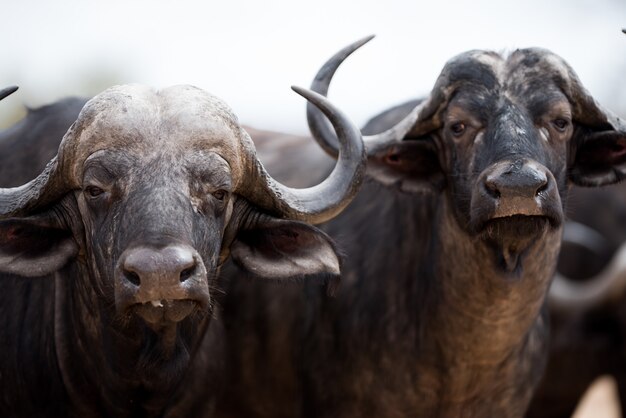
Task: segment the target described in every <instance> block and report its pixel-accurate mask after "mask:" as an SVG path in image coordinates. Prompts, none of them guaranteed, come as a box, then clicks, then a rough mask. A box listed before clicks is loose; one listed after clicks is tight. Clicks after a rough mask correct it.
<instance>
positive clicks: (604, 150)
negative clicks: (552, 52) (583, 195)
mask: <svg viewBox="0 0 626 418" xmlns="http://www.w3.org/2000/svg"><path fill="white" fill-rule="evenodd" d="M562 68H563V70H564V71H565V72H566V73H567V77H561V78H560V88H561V90H562V91H563V92H564V93H565V95H566V96H567V98H568V100H569V102H570V104H571V106H572V117H573V118H572V119H573V123H574V134H573V136H572V140H571V141H570V152H569V162H568V168H569V178H570V179H571V181H572V182H574V183H575V184H577V185H580V186H604V185H607V184H613V183H616V182H618V181H620V180H621V179H623V178H624V177H626V123H624V120H623V119H622V118H619V117H617V116H616V115H615V114H613V113H612V112H611V111H609V110H608V109H605V108H604V107H603V106H601V105H600V104H599V103H598V102H597V101H596V100H595V99H594V98H593V96H592V95H591V94H590V93H589V91H587V89H586V88H585V87H584V86H583V84H582V82H581V81H580V79H579V78H578V76H577V75H576V73H575V72H574V70H572V68H571V67H570V66H569V65H568V64H567V63H565V62H564V61H562Z"/></svg>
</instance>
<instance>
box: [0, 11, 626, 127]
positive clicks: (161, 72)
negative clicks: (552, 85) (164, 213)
mask: <svg viewBox="0 0 626 418" xmlns="http://www.w3.org/2000/svg"><path fill="white" fill-rule="evenodd" d="M0 16H1V17H2V24H1V25H0V35H1V38H0V39H2V42H0V57H2V59H1V61H0V62H1V65H0V86H7V85H12V84H16V85H19V86H20V91H19V92H18V93H17V94H16V95H14V96H13V97H11V98H10V99H8V100H6V101H5V102H4V103H3V104H2V111H1V112H0V127H5V126H8V125H9V124H10V123H11V122H13V121H15V120H16V119H17V118H19V117H20V115H22V114H23V113H20V111H21V110H22V109H23V105H27V106H31V107H36V106H39V105H42V104H45V103H49V102H51V101H54V100H57V99H59V98H62V97H65V96H68V95H81V96H93V95H94V94H97V93H98V92H100V91H102V90H103V89H105V88H107V87H109V86H111V85H114V84H119V83H131V82H133V83H134V82H138V83H143V84H148V85H152V86H154V87H157V88H158V87H166V86H169V85H172V84H179V83H185V84H193V85H196V86H198V87H201V88H203V89H205V90H208V91H210V92H212V93H214V94H216V95H218V96H219V97H221V98H222V99H224V100H226V102H227V103H229V104H230V105H231V106H232V107H233V108H234V109H235V112H236V113H237V114H238V115H239V117H240V119H241V121H242V122H244V123H246V124H248V125H251V126H254V127H257V128H265V129H274V130H281V131H287V132H292V133H305V132H306V131H307V129H306V123H305V116H304V100H303V99H301V98H299V96H297V95H296V94H295V93H293V92H292V91H291V90H290V88H289V87H290V85H292V84H296V85H301V86H308V85H309V83H310V81H311V79H312V78H313V76H314V74H315V72H316V71H317V69H318V68H319V67H320V65H321V64H322V63H323V62H324V61H325V60H326V59H327V58H329V57H330V56H331V55H332V54H333V53H334V52H336V51H337V50H339V49H340V48H342V47H343V46H345V45H347V44H348V43H350V42H352V41H354V40H356V39H359V38H361V37H363V36H366V35H369V34H376V35H377V38H376V39H375V40H374V41H372V42H370V44H368V45H367V46H365V47H363V48H362V49H361V50H360V51H358V53H356V54H355V55H354V56H352V57H351V58H350V59H349V60H348V61H346V63H345V64H344V65H343V66H342V68H341V69H340V71H339V72H338V74H337V76H336V77H335V80H334V83H333V87H332V88H331V98H332V99H333V100H334V102H336V103H337V104H338V105H339V106H340V107H341V108H342V109H343V110H344V111H345V112H346V113H347V114H348V115H350V116H351V117H352V118H353V120H354V121H355V122H357V123H359V124H363V123H364V122H365V121H366V120H367V119H368V118H369V117H371V116H373V115H374V114H376V113H377V112H378V111H380V110H382V109H384V108H385V107H387V106H389V105H392V104H397V103H400V102H402V101H405V100H407V99H410V98H413V97H416V96H418V95H424V94H426V93H428V91H429V90H430V88H431V87H432V85H433V83H434V81H435V79H436V77H437V75H438V74H439V71H440V70H441V68H442V66H443V65H444V63H445V62H446V61H447V60H448V59H449V58H451V57H453V56H454V55H456V54H458V53H460V52H463V51H466V50H468V49H493V50H496V51H504V52H506V51H511V50H514V49H515V48H522V47H529V46H541V47H544V48H548V49H550V50H552V51H554V52H556V53H557V54H559V55H561V56H562V57H564V58H565V59H566V60H567V61H568V62H569V63H570V64H571V65H572V66H573V68H574V69H575V70H576V71H577V72H578V75H579V76H580V78H581V79H582V81H583V83H584V84H585V85H586V87H587V88H588V89H589V90H590V91H591V92H592V94H593V95H594V96H595V97H596V98H597V99H598V100H599V101H600V102H601V103H602V104H604V105H605V106H607V107H609V108H610V109H612V110H614V111H615V112H617V113H621V114H622V115H624V114H626V84H625V83H624V81H626V80H625V78H626V35H624V34H622V33H621V29H622V28H624V27H626V1H624V0H555V1H550V2H546V1H541V0H526V1H523V2H522V1H515V2H512V1H507V2H493V1H487V0H474V1H472V2H467V1H461V0H456V1H437V2H435V1H430V2H424V1H415V0H413V1H409V0H386V1H384V2H383V1H380V0H360V1H338V0H316V1H315V2H301V1H293V0H292V1H288V0H279V1H254V0H230V1H222V2H217V1H204V2H200V1H190V0H177V1H158V0H133V1H129V0H124V1H122V0H109V1H106V2H95V1H86V0H56V1H48V2H44V1H40V0H20V1H11V0H0Z"/></svg>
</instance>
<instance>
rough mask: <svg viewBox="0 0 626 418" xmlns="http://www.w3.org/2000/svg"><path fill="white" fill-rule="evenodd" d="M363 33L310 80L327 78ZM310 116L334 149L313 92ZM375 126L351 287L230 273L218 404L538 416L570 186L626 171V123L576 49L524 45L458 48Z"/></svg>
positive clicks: (343, 229)
mask: <svg viewBox="0 0 626 418" xmlns="http://www.w3.org/2000/svg"><path fill="white" fill-rule="evenodd" d="M359 45H360V43H357V44H355V45H353V46H351V47H348V48H346V49H345V50H343V51H341V52H340V53H339V54H337V55H336V56H335V57H334V58H332V59H331V61H329V63H327V65H326V66H324V67H323V68H322V70H320V72H319V73H318V77H317V78H316V81H315V82H314V84H313V89H315V90H316V91H319V92H322V93H325V92H326V90H327V88H328V84H329V82H330V77H332V74H333V73H334V71H335V70H336V68H337V67H338V65H339V63H340V62H341V61H342V60H343V59H344V58H345V57H346V56H347V55H349V54H350V53H351V52H352V51H353V50H354V49H356V47H358V46H359ZM413 105H417V106H416V107H415V108H414V109H413V110H410V107H411V106H413ZM407 108H408V109H407ZM309 120H310V126H311V131H312V132H313V133H314V135H315V136H316V139H318V141H319V142H320V143H321V145H322V146H323V147H324V148H325V150H326V151H327V152H328V153H329V154H331V155H336V148H337V147H336V145H335V143H336V142H335V140H334V139H333V136H332V135H329V134H328V130H327V129H326V127H325V125H324V123H323V122H324V121H323V118H320V117H318V116H317V114H316V112H314V111H312V110H310V109H309ZM363 132H364V133H366V134H368V135H369V136H368V137H366V138H365V140H366V148H367V153H368V177H369V181H368V182H366V184H365V185H364V187H363V188H362V189H361V191H360V192H359V194H358V195H357V198H356V199H355V201H354V202H353V203H352V204H351V205H350V206H349V207H348V209H347V210H346V211H345V212H344V213H343V214H342V215H340V216H339V217H337V218H336V219H334V220H333V221H331V222H329V223H328V224H326V225H325V226H324V229H325V230H326V231H327V232H328V233H329V234H330V235H331V236H332V237H334V238H335V239H336V240H337V241H338V242H339V244H340V246H341V247H342V248H343V249H344V250H345V251H346V262H345V265H344V268H343V270H342V284H341V287H340V288H339V291H338V293H337V297H336V298H333V299H330V298H327V297H326V296H325V295H324V294H323V293H322V292H320V291H318V290H317V289H314V288H312V287H308V286H307V291H306V292H305V293H297V292H294V291H293V290H291V289H283V291H282V292H281V293H280V294H277V293H276V292H274V291H273V289H272V291H270V290H269V289H268V288H267V287H265V286H263V285H261V284H256V285H255V286H244V284H243V283H242V282H243V281H242V280H241V279H240V278H241V277H242V276H245V274H244V273H242V272H238V271H236V269H235V271H233V270H230V271H229V272H228V276H229V278H230V281H231V286H230V287H229V289H228V294H227V296H226V301H225V302H224V311H223V312H224V324H225V329H226V332H227V338H226V341H227V344H228V349H227V350H226V352H227V353H230V354H231V355H230V356H229V357H228V359H227V361H225V364H227V365H228V368H229V369H230V370H231V372H230V373H231V380H230V381H229V383H228V385H227V387H228V388H229V392H228V393H227V394H226V397H224V398H223V399H222V400H221V402H220V403H219V404H218V411H220V412H222V413H223V414H224V415H228V416H246V417H251V416H268V417H269V416H271V417H279V416H284V417H287V416H289V417H293V416H311V417H324V416H333V417H337V416H346V417H347V416H362V417H366V416H372V417H373V416H377V417H378V416H389V417H394V416H507V417H514V416H523V415H524V413H525V411H526V408H527V405H528V403H529V402H530V399H531V396H532V394H533V391H534V389H535V388H536V386H537V384H538V382H539V379H540V377H541V374H542V372H543V367H544V364H545V361H546V357H547V342H548V327H547V315H546V314H547V310H546V309H545V304H544V301H545V296H546V294H547V292H548V288H549V284H550V280H551V278H552V276H553V274H554V271H555V268H556V264H557V255H558V251H559V247H560V240H561V232H562V226H563V223H564V220H565V215H564V207H565V206H566V201H567V195H568V189H569V186H570V185H571V184H572V183H575V184H578V185H583V186H600V185H605V184H611V183H614V182H616V181H618V180H620V179H621V178H623V176H624V172H623V170H622V169H623V163H624V161H625V159H626V153H625V152H624V149H626V147H625V145H626V126H625V125H624V123H623V122H622V121H621V120H620V119H619V118H616V117H615V116H614V115H612V114H611V113H610V112H608V111H606V110H604V109H603V108H602V107H601V106H599V105H598V104H597V103H596V102H595V100H594V99H593V98H592V97H591V96H590V95H589V93H588V92H587V91H586V90H585V89H584V87H583V86H582V84H581V83H580V81H579V79H578V78H577V77H576V75H575V74H574V72H573V70H572V69H571V68H570V67H569V66H568V65H567V64H566V63H565V62H564V61H563V60H562V59H561V58H559V57H558V56H556V55H554V54H552V53H550V52H548V51H546V50H542V49H524V50H517V51H514V52H513V53H511V54H510V55H508V56H500V55H498V54H496V53H493V52H485V51H470V52H467V53H464V54H461V55H459V56H457V57H455V58H453V59H452V60H450V61H449V62H448V63H447V64H446V65H445V66H444V69H443V70H442V72H441V74H440V76H439V78H438V79H437V81H436V82H435V86H434V88H433V90H432V91H431V93H430V95H429V96H428V97H427V98H426V99H425V100H424V101H422V102H420V103H417V102H415V103H411V104H409V105H407V106H405V107H403V106H400V107H398V108H394V109H391V110H389V111H387V112H384V113H383V114H382V115H380V116H378V117H377V118H374V119H373V120H372V121H371V122H370V123H368V124H367V126H366V127H365V128H364V130H363ZM272 152H273V151H271V150H270V151H269V154H270V156H269V157H268V155H267V153H266V152H265V150H264V149H263V147H262V146H260V147H259V153H260V155H262V157H261V158H264V160H265V161H278V160H279V157H274V159H272V157H271V154H272ZM303 152H306V153H307V155H310V156H311V154H308V152H309V150H306V149H305V150H303ZM311 157H312V156H311ZM319 164H320V167H322V166H323V164H324V162H323V161H322V160H321V159H320V163H319ZM268 166H269V169H270V170H272V169H273V170H274V171H273V172H274V173H280V175H279V174H276V175H277V176H279V178H282V179H285V178H288V177H290V176H298V173H297V170H295V171H291V172H290V171H289V170H290V169H293V167H288V166H283V165H282V164H281V165H280V166H272V165H270V164H268ZM323 174H324V170H321V169H320V174H319V176H316V177H315V178H318V177H321V176H323ZM307 175H309V176H310V173H307ZM301 181H303V180H301ZM270 298H271V300H272V303H271V304H269V303H268V301H269V300H270ZM242 301H243V302H242ZM241 303H244V304H245V306H246V309H242V310H236V309H235V308H236V307H237V306H240V304H241ZM294 306H295V307H298V309H294V308H293V307H294Z"/></svg>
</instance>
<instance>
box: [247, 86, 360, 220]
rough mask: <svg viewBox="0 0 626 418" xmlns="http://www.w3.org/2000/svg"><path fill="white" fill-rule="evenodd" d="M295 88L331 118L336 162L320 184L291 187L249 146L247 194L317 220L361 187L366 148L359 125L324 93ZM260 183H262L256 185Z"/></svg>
mask: <svg viewBox="0 0 626 418" xmlns="http://www.w3.org/2000/svg"><path fill="white" fill-rule="evenodd" d="M292 89H293V90H294V91H295V92H296V93H298V94H300V95H301V96H303V97H304V98H305V99H307V100H308V101H309V102H310V103H312V104H313V105H315V106H317V107H318V108H319V109H320V110H321V111H322V112H323V114H324V115H326V117H328V119H329V120H330V121H331V123H332V125H333V127H334V129H335V132H336V133H337V136H338V137H339V144H340V149H339V157H338V160H337V164H336V165H335V167H334V169H333V171H332V172H331V173H330V174H329V176H328V177H327V178H326V179H325V180H324V181H322V182H321V183H320V184H318V185H316V186H313V187H309V188H306V189H292V188H289V187H287V186H284V185H283V184H281V183H279V182H277V181H276V180H274V179H273V178H272V177H271V176H270V175H269V174H268V173H267V171H266V170H265V168H264V167H263V165H262V164H261V162H260V161H259V160H258V159H257V158H256V155H255V153H254V149H250V151H249V153H248V155H249V156H250V160H251V161H250V163H251V164H249V166H250V167H252V172H251V173H250V174H251V176H250V182H249V183H248V184H249V185H250V186H251V187H250V190H249V191H248V195H247V196H246V198H248V199H249V200H250V201H252V202H254V203H256V204H258V205H259V206H261V207H263V208H265V209H268V210H271V211H273V212H275V213H277V214H280V215H281V216H283V217H285V218H289V219H296V220H302V221H306V222H309V223H313V224H318V223H322V222H325V221H327V220H329V219H331V218H333V217H334V216H335V215H337V214H338V213H339V212H341V211H342V210H343V208H345V207H346V206H347V205H348V203H350V201H351V200H352V198H353V197H354V195H355V194H356V192H357V191H358V189H359V186H360V185H361V182H362V180H363V176H364V174H365V164H366V156H365V148H364V146H363V141H362V139H361V133H360V131H359V129H358V128H357V127H356V126H354V124H352V123H351V122H350V121H349V120H348V118H346V116H345V115H343V114H342V113H341V112H340V111H339V110H338V109H337V108H335V107H334V106H333V105H331V104H330V102H329V101H328V100H327V99H326V98H325V97H324V96H322V95H319V94H317V93H315V92H312V91H308V90H305V89H302V88H299V87H292ZM246 135H247V134H246ZM259 184H260V185H262V187H258V186H257V187H255V186H254V185H259Z"/></svg>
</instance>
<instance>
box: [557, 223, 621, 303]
mask: <svg viewBox="0 0 626 418" xmlns="http://www.w3.org/2000/svg"><path fill="white" fill-rule="evenodd" d="M573 224H574V225H573V226H574V227H572V225H570V222H568V225H566V229H565V231H564V235H563V241H564V242H566V241H570V242H572V243H574V244H576V245H584V246H585V247H587V248H588V249H589V250H590V251H593V252H602V251H605V248H604V247H605V245H603V244H604V243H603V242H602V240H601V237H598V235H599V234H598V233H597V232H596V231H595V230H592V229H590V228H589V227H586V226H584V225H581V224H577V223H575V222H574V223H573ZM580 227H582V228H580ZM568 231H569V232H568ZM624 292H626V243H624V244H622V245H621V247H620V248H619V249H618V250H617V251H616V252H615V255H614V256H613V258H612V259H611V262H610V263H609V264H608V265H607V266H606V267H605V268H604V269H603V270H602V271H601V272H600V273H599V274H597V275H596V276H595V277H592V278H590V279H588V280H586V281H584V282H577V281H574V280H570V279H569V278H567V277H565V276H563V275H561V274H558V273H557V274H556V275H555V277H554V281H553V282H552V287H551V288H550V292H549V293H548V301H549V303H550V306H552V307H554V308H556V309H557V310H559V311H563V312H573V311H582V310H585V309H588V308H590V307H593V306H600V305H603V304H605V303H609V302H611V301H612V300H620V299H621V298H622V296H623V295H624Z"/></svg>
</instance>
